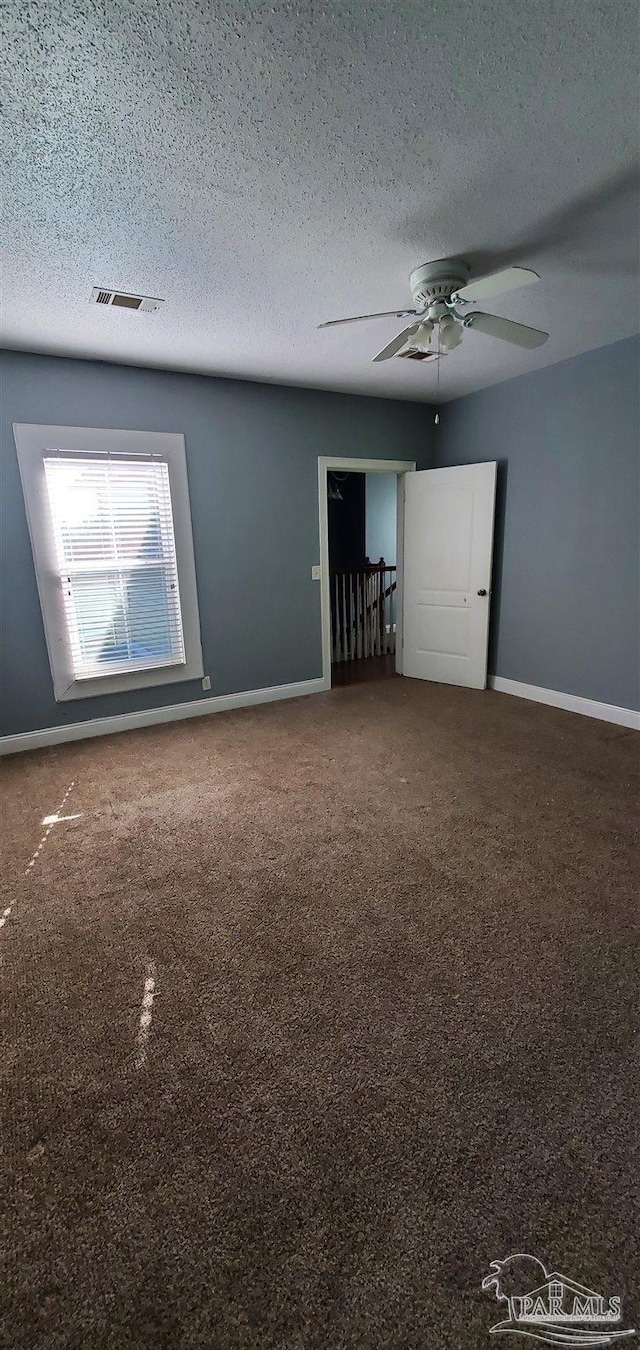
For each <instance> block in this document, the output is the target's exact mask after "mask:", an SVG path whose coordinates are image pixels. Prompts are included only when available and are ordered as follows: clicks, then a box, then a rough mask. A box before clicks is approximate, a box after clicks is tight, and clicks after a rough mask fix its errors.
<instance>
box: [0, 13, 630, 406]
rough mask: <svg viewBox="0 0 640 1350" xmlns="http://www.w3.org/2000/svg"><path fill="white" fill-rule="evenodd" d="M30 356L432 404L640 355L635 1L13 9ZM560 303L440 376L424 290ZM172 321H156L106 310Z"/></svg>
mask: <svg viewBox="0 0 640 1350" xmlns="http://www.w3.org/2000/svg"><path fill="white" fill-rule="evenodd" d="M7 11H8V20H7V21H6V23H7V30H6V31H7V32H8V41H7V42H6V43H5V61H6V62H7V64H8V68H9V80H8V90H9V92H8V100H7V105H6V106H7V120H6V123H5V126H6V129H7V133H8V135H9V154H8V155H7V158H6V163H7V165H8V167H7V170H6V182H5V188H4V239H5V245H6V255H5V256H6V262H5V270H4V289H5V300H4V332H3V342H4V345H5V346H8V347H18V348H27V349H30V350H34V351H45V352H57V353H63V354H70V355H74V356H86V357H98V358H103V359H107V360H113V361H122V362H129V363H133V364H138V365H153V366H167V367H170V368H173V369H182V370H196V371H204V372H210V373H212V374H219V375H231V376H243V377H248V378H251V379H258V380H274V381H281V382H284V383H294V384H304V385H316V386H319V387H323V388H331V389H344V390H352V391H354V392H357V393H368V394H380V395H392V396H397V397H401V398H411V399H424V400H427V401H431V400H434V399H435V398H436V397H438V398H439V399H443V398H451V397H453V396H455V395H458V394H461V393H466V392H469V391H470V390H474V389H479V388H482V387H484V386H486V385H490V384H494V383H496V382H497V381H499V380H503V379H507V378H508V377H510V376H512V375H518V374H520V373H522V372H523V371H526V370H532V369H534V368H536V367H539V366H543V365H548V364H550V363H551V362H555V361H559V360H562V359H564V358H565V357H568V356H572V355H575V354H577V353H578V352H582V351H585V350H587V349H589V348H592V347H598V346H602V345H604V344H605V343H609V342H613V341H615V340H616V339H618V338H622V337H626V336H628V335H630V334H631V333H633V332H636V331H637V329H638V326H639V325H638V302H637V295H638V246H637V235H638V229H637V223H638V215H637V209H638V205H637V203H638V199H637V178H636V168H635V161H636V153H637V130H636V124H637V118H636V110H637V88H636V68H637V46H638V41H637V11H636V3H635V0H589V3H586V0H373V2H372V3H365V0H350V3H347V2H345V0H335V2H334V3H330V2H329V0H326V3H321V0H297V3H288V2H287V0H270V3H265V4H262V3H256V0H216V3H215V4H214V3H211V2H209V0H157V3H149V0H146V2H145V0H122V3H121V2H120V0H63V3H61V4H60V3H56V4H53V3H42V2H41V0H9V3H8V6H7ZM454 254H457V255H462V256H463V257H465V258H467V259H468V260H469V261H471V262H472V264H473V265H474V269H475V271H476V272H483V271H487V270H495V269H496V268H497V267H499V266H501V265H502V264H503V263H505V262H506V263H513V262H517V263H521V264H524V265H526V266H530V267H534V268H535V269H536V270H537V271H539V272H540V273H541V275H542V281H541V283H540V284H539V285H538V286H536V287H532V288H531V289H528V290H524V291H522V292H516V293H513V294H511V295H509V296H505V297H504V298H502V297H500V299H499V300H498V301H496V302H495V303H494V304H493V305H489V304H487V305H486V306H485V307H486V308H487V309H491V310H492V311H493V312H495V313H498V314H503V315H506V316H508V317H510V318H517V319H520V320H522V322H524V323H527V324H532V325H534V326H536V327H540V328H546V329H547V330H549V331H550V333H551V338H550V341H549V342H548V343H547V344H546V346H544V347H542V348H540V349H539V350H538V351H535V352H528V351H522V350H520V349H517V348H515V347H510V346H507V345H506V344H504V343H501V342H497V341H496V340H495V339H492V338H489V337H486V336H483V335H481V334H478V333H475V334H471V333H468V334H466V335H465V339H464V342H463V345H462V346H461V347H460V348H459V349H458V350H457V351H455V352H454V353H452V355H451V356H449V357H447V358H446V359H445V360H443V361H442V363H441V364H440V389H439V392H438V391H437V388H436V380H437V372H438V366H437V365H436V364H434V365H431V366H429V365H421V364H419V363H415V362H407V361H402V360H399V359H397V358H396V359H394V360H391V361H389V362H387V363H385V364H381V365H375V366H374V365H371V362H370V358H371V356H373V354H374V353H375V352H376V351H377V350H378V349H379V348H380V347H382V346H383V345H384V343H385V342H386V341H388V340H389V339H390V338H391V337H392V336H393V334H394V332H395V331H397V330H398V329H399V328H400V327H401V326H402V325H401V324H400V323H399V322H398V321H397V320H395V319H391V320H379V321H378V322H376V323H369V324H362V325H357V326H355V327H353V328H347V329H343V330H336V331H331V330H329V331H325V332H316V331H315V325H316V324H317V323H320V322H321V321H322V320H324V319H328V318H333V317H338V316H342V315H348V314H359V313H362V312H363V311H365V312H366V311H367V310H370V309H374V310H376V309H383V310H384V309H389V308H393V306H394V305H398V306H403V305H407V304H409V303H410V296H409V291H408V281H407V278H408V274H409V272H410V271H411V270H412V268H414V267H415V266H417V265H418V264H420V263H423V262H426V261H428V260H430V259H434V258H440V257H443V256H451V255H454ZM96 284H99V285H106V286H110V287H117V288H119V289H121V290H124V291H133V292H140V293H144V294H147V295H158V296H162V297H164V298H165V300H166V305H165V307H164V310H163V311H162V312H161V313H160V314H158V315H153V316H144V315H140V314H136V313H132V312H128V311H116V310H111V309H108V310H106V311H103V310H101V309H99V308H96V307H94V306H90V305H89V303H88V301H89V295H90V293H91V288H92V286H94V285H96Z"/></svg>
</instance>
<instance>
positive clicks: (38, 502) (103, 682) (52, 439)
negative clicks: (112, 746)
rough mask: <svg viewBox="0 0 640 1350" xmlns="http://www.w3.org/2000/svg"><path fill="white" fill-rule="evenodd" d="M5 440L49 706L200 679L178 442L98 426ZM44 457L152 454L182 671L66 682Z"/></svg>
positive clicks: (22, 428)
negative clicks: (14, 462)
mask: <svg viewBox="0 0 640 1350" xmlns="http://www.w3.org/2000/svg"><path fill="white" fill-rule="evenodd" d="M13 434H14V439H15V443H16V450H17V453H18V464H19V467H20V477H21V479H22V491H23V494H24V502H25V508H26V513H27V523H28V526H29V534H30V537H31V549H32V552H33V561H34V566H35V572H36V581H37V583H38V594H39V596H40V608H41V610H42V619H43V623H44V631H45V637H46V642H47V650H48V653H49V663H50V666H51V674H52V677H53V691H54V696H55V699H56V702H57V703H63V702H66V701H67V700H70V699H79V698H95V697H97V696H99V695H101V694H118V693H123V692H125V691H127V690H129V689H147V688H150V687H153V686H155V685H161V684H176V683H178V682H182V681H184V680H195V679H199V678H200V677H201V676H202V675H203V674H204V667H203V663H202V645H201V641H200V616H199V612H198V592H197V586H196V569H195V560H194V555H193V538H192V532H191V510H190V506H189V484H188V480H187V459H186V453H185V443H184V436H182V435H180V434H179V433H177V432H167V431H111V430H109V429H107V428H101V427H58V426H41V425H38V424H35V423H26V422H15V423H14V426H13ZM52 450H61V451H65V450H67V451H70V452H72V453H75V454H78V453H82V452H86V453H87V454H90V455H91V454H108V453H109V452H111V453H112V454H121V455H138V456H140V455H154V456H155V457H156V458H158V457H159V458H161V459H163V460H164V461H165V463H166V464H167V466H168V470H169V486H170V490H171V509H172V513H173V526H174V534H175V547H176V560H177V564H178V582H179V586H180V602H181V612H182V627H183V633H184V648H185V662H184V664H182V665H177V666H176V665H172V666H158V667H156V668H154V669H152V670H140V671H131V672H128V673H126V674H121V675H105V676H99V677H97V678H96V679H92V680H76V679H74V675H73V666H72V664H71V649H70V645H69V638H68V632H67V624H66V618H65V613H64V602H63V598H62V595H61V591H60V584H59V570H58V565H57V559H56V556H55V546H54V538H53V525H52V521H51V513H50V509H49V498H48V493H47V486H46V481H45V471H44V459H45V456H46V455H47V454H49V453H50V452H51V451H52Z"/></svg>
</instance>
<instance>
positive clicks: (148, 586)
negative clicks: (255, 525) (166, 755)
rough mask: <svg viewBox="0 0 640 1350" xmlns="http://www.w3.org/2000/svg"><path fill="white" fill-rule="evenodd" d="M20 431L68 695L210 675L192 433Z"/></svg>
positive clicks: (60, 696)
mask: <svg viewBox="0 0 640 1350" xmlns="http://www.w3.org/2000/svg"><path fill="white" fill-rule="evenodd" d="M14 431H15V438H16V446H17V450H18V460H19V464H20V473H21V477H22V485H23V491H24V496H25V504H26V508H27V518H28V521H29V531H30V534H31V546H32V549H33V556H34V562H35V568H36V577H37V581H38V590H39V593H40V603H41V607H42V615H43V620H44V627H45V634H46V639H47V646H48V650H49V660H50V663H51V671H52V676H53V685H54V692H55V697H56V699H57V700H59V701H60V700H64V699H74V698H87V697H90V696H91V695H95V694H98V693H117V692H119V691H122V690H126V689H137V688H141V687H144V686H148V685H155V684H166V683H169V682H173V681H176V680H187V679H194V678H198V677H199V676H201V675H202V673H203V666H202V653H201V647H200V628H199V620H198V604H197V594H196V581H195V568H194V561H193V544H192V538H191V520H190V512H189V497H188V485H187V471H186V460H185V451H184V438H183V437H182V436H179V435H173V434H168V433H164V432H132V431H103V430H98V429H86V428H79V427H42V426H27V425H24V424H22V425H17V426H16V427H15V428H14Z"/></svg>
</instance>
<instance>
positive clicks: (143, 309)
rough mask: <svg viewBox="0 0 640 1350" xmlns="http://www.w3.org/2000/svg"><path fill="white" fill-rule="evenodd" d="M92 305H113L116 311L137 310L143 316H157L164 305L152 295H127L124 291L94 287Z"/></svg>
mask: <svg viewBox="0 0 640 1350" xmlns="http://www.w3.org/2000/svg"><path fill="white" fill-rule="evenodd" d="M91 304H92V305H113V306H114V307H115V308H116V309H137V310H139V312H140V313H142V314H155V312H156V310H158V309H160V308H161V307H162V305H163V304H164V300H158V299H156V298H155V297H153V296H150V295H127V294H126V293H125V292H124V291H110V290H107V288H106V287H105V286H94V288H93V290H92V292H91Z"/></svg>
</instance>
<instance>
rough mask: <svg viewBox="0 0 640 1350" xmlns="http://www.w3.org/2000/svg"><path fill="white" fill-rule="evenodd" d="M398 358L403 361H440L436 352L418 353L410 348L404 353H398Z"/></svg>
mask: <svg viewBox="0 0 640 1350" xmlns="http://www.w3.org/2000/svg"><path fill="white" fill-rule="evenodd" d="M398 356H401V357H402V359H403V361H439V359H440V358H439V356H438V355H437V353H436V352H419V351H416V350H415V348H412V347H409V349H408V351H406V352H398Z"/></svg>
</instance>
